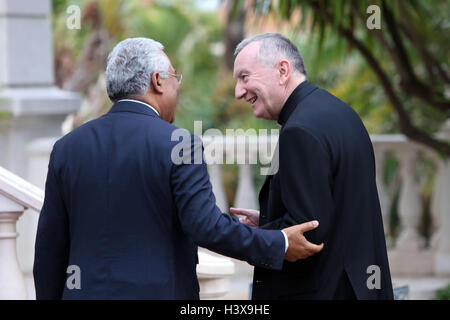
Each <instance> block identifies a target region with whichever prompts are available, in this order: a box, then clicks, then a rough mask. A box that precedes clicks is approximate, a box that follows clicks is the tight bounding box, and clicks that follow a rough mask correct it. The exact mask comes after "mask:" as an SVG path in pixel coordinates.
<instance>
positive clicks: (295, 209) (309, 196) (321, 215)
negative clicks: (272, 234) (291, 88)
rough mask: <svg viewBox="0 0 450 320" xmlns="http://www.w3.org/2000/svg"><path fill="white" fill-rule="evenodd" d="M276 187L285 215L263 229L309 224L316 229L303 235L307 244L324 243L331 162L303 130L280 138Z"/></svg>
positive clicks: (329, 216) (330, 203)
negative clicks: (311, 222) (313, 222)
mask: <svg viewBox="0 0 450 320" xmlns="http://www.w3.org/2000/svg"><path fill="white" fill-rule="evenodd" d="M279 139H280V148H279V152H280V154H279V161H280V167H279V168H280V169H279V179H280V181H279V185H280V188H281V190H280V193H281V198H282V201H283V204H284V206H285V207H286V210H287V211H286V213H285V214H284V215H283V216H282V217H280V218H278V219H276V220H274V221H271V222H270V223H268V224H265V225H264V226H261V228H263V229H282V228H286V227H289V226H292V225H295V224H299V223H304V222H307V221H311V220H318V221H319V227H318V228H317V229H314V230H312V231H309V232H308V233H306V237H307V238H308V240H309V241H311V242H313V243H316V244H319V243H322V242H324V241H325V240H326V238H327V234H328V232H329V228H330V225H331V223H332V219H333V214H334V201H333V195H332V173H331V162H330V158H329V156H328V153H327V152H326V151H325V148H324V147H323V145H322V144H321V143H320V142H319V140H318V139H317V138H316V137H314V136H313V135H312V134H311V133H309V132H308V131H306V130H304V129H302V128H298V127H295V128H287V129H286V130H284V131H283V132H282V134H281V135H280V138H279Z"/></svg>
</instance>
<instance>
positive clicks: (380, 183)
mask: <svg viewBox="0 0 450 320" xmlns="http://www.w3.org/2000/svg"><path fill="white" fill-rule="evenodd" d="M373 147H374V153H375V168H376V182H377V189H378V197H379V199H380V206H381V213H382V215H383V226H384V233H385V234H386V236H387V235H388V234H389V204H390V203H389V197H388V195H387V194H386V188H385V186H384V163H385V161H386V155H387V150H386V148H385V147H384V146H383V145H382V143H377V144H374V146H373Z"/></svg>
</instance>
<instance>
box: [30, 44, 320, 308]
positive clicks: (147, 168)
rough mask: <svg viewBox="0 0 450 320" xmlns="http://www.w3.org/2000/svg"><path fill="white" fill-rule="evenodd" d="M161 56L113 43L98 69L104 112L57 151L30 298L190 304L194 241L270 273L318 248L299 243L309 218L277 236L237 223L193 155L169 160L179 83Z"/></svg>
mask: <svg viewBox="0 0 450 320" xmlns="http://www.w3.org/2000/svg"><path fill="white" fill-rule="evenodd" d="M162 49H163V46H162V45H161V44H160V43H158V42H156V41H154V40H151V39H145V38H134V39H127V40H124V41H122V42H120V43H119V44H118V45H117V46H116V47H115V48H114V49H113V50H112V52H111V54H110V55H109V57H108V64H107V68H106V84H107V91H108V95H109V97H110V98H111V100H112V101H113V102H114V105H113V106H112V108H111V110H110V111H109V112H108V113H107V114H105V115H103V116H102V117H100V118H98V119H96V120H93V121H90V122H88V123H86V124H84V125H82V126H81V127H79V128H77V129H75V130H74V131H72V132H71V133H69V134H67V135H66V136H64V137H63V138H61V139H60V140H58V141H57V142H56V143H55V145H54V147H53V151H52V153H51V156H50V162H49V166H48V175H47V182H46V187H45V200H44V205H43V207H42V211H41V213H40V216H39V224H38V232H37V237H36V246H35V248H36V250H35V261H34V270H33V273H34V281H35V287H36V298H37V299H198V298H199V284H198V280H197V275H196V264H197V263H198V259H197V245H201V246H203V247H205V248H208V249H210V250H213V251H216V252H218V253H221V254H224V255H227V256H231V257H234V258H237V259H241V260H245V261H248V262H249V263H251V264H253V265H255V266H258V267H260V268H267V269H273V270H279V269H281V266H282V264H283V261H284V259H286V260H288V261H296V260H298V259H303V258H306V257H308V256H310V255H312V254H314V253H316V252H319V251H320V250H321V249H322V246H319V245H314V244H312V243H309V242H308V241H306V239H305V237H304V236H303V233H304V232H306V231H309V230H312V229H314V228H316V227H317V225H318V223H317V221H311V222H308V223H304V224H301V225H297V226H293V227H289V228H285V229H283V230H282V232H280V231H279V230H270V231H269V230H260V229H257V228H251V227H249V226H246V225H243V224H241V223H240V222H239V220H237V219H236V218H233V217H231V216H230V215H228V214H223V213H222V212H220V210H219V209H218V208H217V206H216V201H215V198H214V195H213V193H212V188H211V184H210V182H209V177H208V173H207V170H206V165H205V163H204V162H203V161H202V162H201V163H199V164H198V163H193V161H192V157H191V156H190V154H195V152H189V149H186V153H187V154H181V155H180V156H181V157H182V158H183V159H185V160H186V161H184V162H182V163H174V162H173V161H172V151H173V150H174V147H175V146H176V145H177V144H178V143H179V141H174V140H173V139H172V137H173V133H174V132H176V131H177V130H179V129H178V128H176V127H175V126H173V125H171V123H172V122H173V120H174V114H175V105H176V102H177V96H178V91H179V87H180V83H181V79H182V77H181V75H180V74H178V73H177V72H176V70H175V69H174V68H173V66H172V64H171V63H170V60H169V58H168V57H167V55H166V54H165V53H164V52H163V51H162ZM188 136H189V137H192V136H191V135H190V134H188ZM190 141H192V144H191V142H189V147H190V148H191V149H190V150H192V149H193V148H195V147H198V146H199V147H201V144H200V145H198V144H197V145H196V144H195V142H196V141H198V140H197V139H193V138H192V139H190ZM184 151H185V149H183V150H181V151H180V153H183V152H184ZM74 271H75V272H76V273H77V274H72V272H74ZM66 272H67V273H69V277H68V278H67V279H66V277H67V274H66Z"/></svg>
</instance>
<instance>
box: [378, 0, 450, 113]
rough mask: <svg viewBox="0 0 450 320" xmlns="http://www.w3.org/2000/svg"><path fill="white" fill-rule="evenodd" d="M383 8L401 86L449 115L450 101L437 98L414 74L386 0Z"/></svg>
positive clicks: (440, 97) (383, 2)
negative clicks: (395, 55)
mask: <svg viewBox="0 0 450 320" xmlns="http://www.w3.org/2000/svg"><path fill="white" fill-rule="evenodd" d="M382 7H383V11H384V17H385V19H386V23H387V26H388V29H389V32H390V34H391V37H392V41H393V43H394V46H395V52H396V54H397V55H398V59H397V61H396V62H397V63H396V66H397V67H398V70H399V71H400V74H401V77H402V79H401V84H400V85H401V86H402V87H403V89H404V90H405V91H406V92H410V93H412V94H414V95H415V96H417V97H419V98H421V99H422V100H423V101H425V102H427V103H429V104H430V105H432V106H433V107H435V108H437V109H439V110H440V111H442V112H444V113H448V111H449V110H450V101H448V100H447V99H445V98H444V97H443V96H441V95H440V96H439V97H436V93H435V92H433V90H432V89H431V88H430V87H428V86H427V85H425V84H424V83H423V82H421V81H420V80H419V79H418V78H417V76H416V75H415V74H414V69H413V68H412V66H411V63H410V61H409V57H408V54H407V53H406V50H405V46H404V45H403V42H402V39H401V37H400V35H399V33H398V31H397V26H396V22H395V18H394V16H393V15H392V13H391V11H390V10H389V8H388V6H387V5H386V2H385V1H384V0H383V1H382Z"/></svg>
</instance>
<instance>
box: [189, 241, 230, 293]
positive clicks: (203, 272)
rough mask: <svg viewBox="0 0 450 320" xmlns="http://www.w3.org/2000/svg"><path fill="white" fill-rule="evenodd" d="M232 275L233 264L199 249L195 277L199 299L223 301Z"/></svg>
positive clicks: (224, 258)
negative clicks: (198, 286) (196, 278)
mask: <svg viewBox="0 0 450 320" xmlns="http://www.w3.org/2000/svg"><path fill="white" fill-rule="evenodd" d="M233 275H234V263H233V262H232V261H231V260H230V259H228V258H226V257H223V256H218V255H217V254H214V253H213V252H211V251H209V250H206V249H203V248H202V249H199V251H198V264H197V277H198V282H199V285H200V299H202V300H210V299H214V300H218V299H223V298H224V297H225V295H226V294H227V293H228V291H229V290H230V289H229V287H230V278H231V277H232V276H233Z"/></svg>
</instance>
